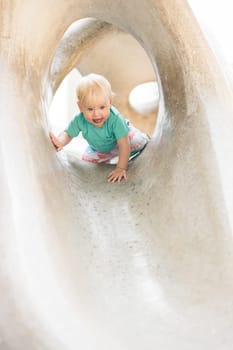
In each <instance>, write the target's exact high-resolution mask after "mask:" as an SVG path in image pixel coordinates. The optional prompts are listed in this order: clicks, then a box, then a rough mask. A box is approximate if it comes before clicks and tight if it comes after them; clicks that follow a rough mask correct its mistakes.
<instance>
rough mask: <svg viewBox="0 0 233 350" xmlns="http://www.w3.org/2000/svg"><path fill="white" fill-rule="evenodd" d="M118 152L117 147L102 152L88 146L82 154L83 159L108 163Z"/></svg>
mask: <svg viewBox="0 0 233 350" xmlns="http://www.w3.org/2000/svg"><path fill="white" fill-rule="evenodd" d="M117 154H118V150H117V147H115V148H114V149H112V150H111V151H110V152H109V153H101V152H97V151H95V150H93V149H92V148H91V147H90V146H88V147H87V149H86V150H85V152H84V153H83V155H82V160H85V161H87V162H91V163H106V162H108V161H109V160H110V159H112V158H114V157H115V156H116V155H117Z"/></svg>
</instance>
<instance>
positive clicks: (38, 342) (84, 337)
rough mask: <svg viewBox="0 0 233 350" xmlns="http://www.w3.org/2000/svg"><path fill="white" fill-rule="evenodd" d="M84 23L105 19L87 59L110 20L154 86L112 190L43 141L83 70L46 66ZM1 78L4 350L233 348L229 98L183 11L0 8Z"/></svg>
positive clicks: (170, 6) (21, 1)
mask: <svg viewBox="0 0 233 350" xmlns="http://www.w3.org/2000/svg"><path fill="white" fill-rule="evenodd" d="M82 18H91V19H95V20H97V21H100V22H95V21H94V22H93V23H94V24H93V26H92V24H91V23H90V26H88V25H87V28H86V30H87V31H89V32H86V31H85V33H86V37H85V35H84V34H85V33H82V35H84V36H83V37H84V38H85V40H87V41H85V40H84V42H83V41H82V40H80V42H79V43H77V45H79V49H80V50H81V51H80V52H82V50H87V51H88V45H89V46H90V47H91V45H92V43H93V42H95V40H96V41H98V40H99V37H98V33H99V32H98V26H99V23H101V22H102V24H103V28H102V27H101V28H102V29H101V31H103V33H102V34H101V35H104V28H105V29H106V31H108V25H107V24H106V22H107V23H108V24H110V25H113V26H115V27H117V28H119V29H121V30H124V31H125V32H127V33H130V34H131V35H132V36H133V37H134V38H136V39H137V40H138V42H139V43H140V44H141V45H142V47H143V48H144V49H145V51H146V53H147V55H148V57H149V58H150V60H151V62H152V64H153V67H154V70H155V72H156V74H157V77H158V81H159V85H160V106H159V115H158V121H157V124H156V128H155V131H154V135H153V137H152V140H151V142H150V144H149V146H148V147H147V148H146V150H145V151H144V152H143V154H142V155H141V156H140V157H139V158H137V159H135V161H134V162H133V163H132V164H130V166H129V170H128V181H127V182H122V183H120V184H110V183H108V182H107V181H106V177H107V174H108V172H109V166H95V165H93V164H86V163H84V162H81V161H78V160H77V159H76V158H75V157H74V156H69V155H67V154H66V153H65V152H63V153H60V154H57V153H56V152H55V150H54V148H53V147H52V145H51V143H50V141H49V138H48V132H49V122H48V118H47V114H48V106H49V104H50V103H51V100H52V96H53V94H54V92H55V86H58V85H59V84H60V82H61V81H62V79H63V77H65V76H66V74H67V73H68V71H69V70H70V69H71V68H72V67H73V66H74V65H76V64H78V62H74V61H72V60H70V61H69V58H67V61H66V62H65V64H63V65H62V64H61V67H63V68H61V69H63V71H61V72H59V73H60V74H57V75H54V74H53V73H52V71H51V65H52V62H53V57H54V54H55V52H56V49H57V47H58V45H59V42H60V40H61V38H62V36H63V34H64V33H65V31H66V30H67V28H68V27H69V26H70V25H71V24H72V23H73V22H74V21H76V20H79V19H82ZM91 21H92V20H91ZM95 28H96V29H95ZM80 35H81V34H80ZM85 42H87V47H86V46H85ZM116 49H117V48H116ZM87 51H86V52H87ZM77 59H79V58H77ZM93 60H94V57H93ZM129 64H130V62H129ZM103 65H105V69H106V71H107V69H108V71H109V72H110V74H112V78H113V79H114V76H115V75H116V74H117V77H118V79H120V78H121V75H122V79H123V75H124V72H121V71H120V72H113V71H112V69H111V62H104V64H103ZM0 72H1V73H0V123H1V128H0V132H1V137H0V145H1V146H0V168H1V171H0V187H1V189H0V190H1V191H0V193H1V204H0V220H1V236H0V249H1V254H0V293H1V298H0V309H1V314H0V349H2V350H27V349H30V350H42V349H43V350H77V349H82V350H142V349H143V350H155V349H161V350H171V349H179V350H194V349H195V350H207V349H211V350H214V349H216V350H219V349H221V350H231V349H232V344H233V273H232V271H233V249H232V248H233V242H232V218H233V215H232V214H233V212H232V209H233V193H232V192H233V186H232V179H233V167H232V164H233V138H232V135H233V125H232V121H233V118H232V116H233V103H232V101H233V100H232V92H231V90H230V88H229V84H228V82H227V80H226V77H225V75H224V71H223V69H222V66H221V63H220V62H219V60H218V59H217V58H216V56H215V55H214V54H213V52H212V51H211V49H210V48H209V46H208V44H207V42H206V40H205V38H204V35H203V33H202V32H201V30H200V28H199V26H198V24H197V22H196V20H195V18H194V16H193V15H192V12H191V10H190V8H189V6H188V5H187V3H186V1H184V0H175V1H174V0H160V1H156V0H144V1H135V0H128V1H121V0H120V1H108V0H95V1H94V0H88V1H87V0H66V1H64V0H63V1H62V0H56V1H55V0H40V1H36V0H30V1H27V0H12V1H8V0H1V1H0Z"/></svg>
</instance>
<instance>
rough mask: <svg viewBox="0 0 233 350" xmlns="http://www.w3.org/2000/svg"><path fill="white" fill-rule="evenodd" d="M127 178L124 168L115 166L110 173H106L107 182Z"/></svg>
mask: <svg viewBox="0 0 233 350" xmlns="http://www.w3.org/2000/svg"><path fill="white" fill-rule="evenodd" d="M123 179H125V180H127V176H126V170H125V169H121V168H118V167H116V168H115V169H114V170H113V171H111V173H110V174H109V175H108V181H109V182H120V181H121V180H123Z"/></svg>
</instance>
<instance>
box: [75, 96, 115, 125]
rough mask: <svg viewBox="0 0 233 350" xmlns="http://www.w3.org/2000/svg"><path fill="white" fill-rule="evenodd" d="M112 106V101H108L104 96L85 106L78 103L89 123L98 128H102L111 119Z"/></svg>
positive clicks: (97, 97) (90, 101) (95, 98)
mask: <svg viewBox="0 0 233 350" xmlns="http://www.w3.org/2000/svg"><path fill="white" fill-rule="evenodd" d="M111 104H112V101H111V100H110V99H106V97H105V96H103V95H98V96H95V97H94V98H93V99H92V100H88V101H87V102H85V103H83V104H81V103H80V102H78V107H79V109H80V111H81V112H83V114H84V117H85V119H86V120H87V121H89V123H91V124H93V125H95V126H96V127H97V128H101V127H102V126H103V125H104V123H105V121H106V120H107V119H108V117H109V114H110V107H111Z"/></svg>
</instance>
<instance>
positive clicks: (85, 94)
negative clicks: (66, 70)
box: [76, 73, 114, 104]
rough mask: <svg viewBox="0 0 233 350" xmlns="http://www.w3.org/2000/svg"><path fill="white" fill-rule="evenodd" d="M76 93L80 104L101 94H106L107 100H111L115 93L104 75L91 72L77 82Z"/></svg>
mask: <svg viewBox="0 0 233 350" xmlns="http://www.w3.org/2000/svg"><path fill="white" fill-rule="evenodd" d="M76 95H77V99H78V101H79V102H80V104H85V103H86V102H89V101H90V100H92V99H93V98H96V97H98V96H100V95H104V97H105V98H106V100H111V99H112V98H113V96H114V93H113V92H112V88H111V85H110V83H109V81H108V80H107V79H106V78H105V77H104V76H102V75H100V74H95V73H91V74H88V75H86V76H83V77H82V78H81V79H80V81H79V82H78V84H77V88H76Z"/></svg>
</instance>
